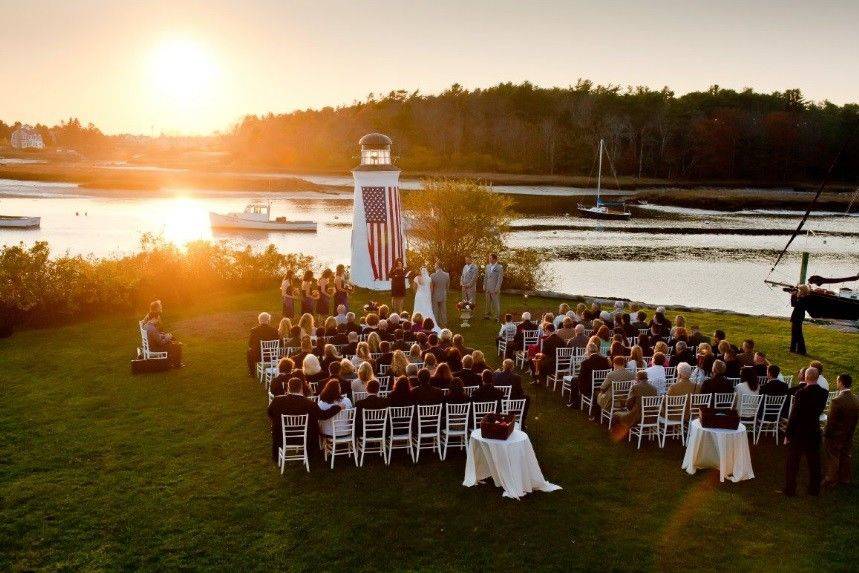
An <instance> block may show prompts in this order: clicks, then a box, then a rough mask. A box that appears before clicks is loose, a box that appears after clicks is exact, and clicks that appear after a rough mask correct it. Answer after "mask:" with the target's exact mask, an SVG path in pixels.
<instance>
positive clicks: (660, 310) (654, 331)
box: [649, 306, 671, 338]
mask: <svg viewBox="0 0 859 573" xmlns="http://www.w3.org/2000/svg"><path fill="white" fill-rule="evenodd" d="M649 326H650V335H651V337H655V338H667V337H668V333H669V331H670V330H671V322H670V321H669V320H668V319H667V318H666V317H665V307H664V306H658V307H656V312H655V313H653V319H652V320H651V321H650V325H649Z"/></svg>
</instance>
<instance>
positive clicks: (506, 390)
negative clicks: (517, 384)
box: [495, 386, 513, 400]
mask: <svg viewBox="0 0 859 573" xmlns="http://www.w3.org/2000/svg"><path fill="white" fill-rule="evenodd" d="M495 389H496V390H501V391H502V392H504V399H505V400H509V399H510V392H512V391H513V386H496V387H495Z"/></svg>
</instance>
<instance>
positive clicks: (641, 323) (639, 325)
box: [632, 310, 650, 334]
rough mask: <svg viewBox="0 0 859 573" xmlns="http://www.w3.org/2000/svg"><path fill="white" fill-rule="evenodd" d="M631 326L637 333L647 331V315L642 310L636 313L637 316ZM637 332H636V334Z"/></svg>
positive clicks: (648, 327) (648, 326)
mask: <svg viewBox="0 0 859 573" xmlns="http://www.w3.org/2000/svg"><path fill="white" fill-rule="evenodd" d="M632 326H633V327H635V330H636V331H638V332H640V331H642V330H649V329H650V325H649V324H647V313H646V312H644V311H643V310H640V311H638V314H636V315H635V322H633V323H632ZM638 332H636V334H637V333H638Z"/></svg>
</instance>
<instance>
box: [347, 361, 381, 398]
mask: <svg viewBox="0 0 859 573" xmlns="http://www.w3.org/2000/svg"><path fill="white" fill-rule="evenodd" d="M375 379H376V377H375V376H374V375H373V366H372V365H370V363H369V362H363V363H362V364H361V366H359V367H358V377H357V378H355V379H354V380H352V395H353V396H354V395H355V392H366V391H367V382H369V381H370V380H375Z"/></svg>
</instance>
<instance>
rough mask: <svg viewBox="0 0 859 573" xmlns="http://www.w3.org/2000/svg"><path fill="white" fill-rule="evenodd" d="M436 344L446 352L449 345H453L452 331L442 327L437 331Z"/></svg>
mask: <svg viewBox="0 0 859 573" xmlns="http://www.w3.org/2000/svg"><path fill="white" fill-rule="evenodd" d="M438 345H439V346H440V347H441V349H442V350H444V351H445V353H447V351H448V350H449V349H450V347H452V346H453V333H452V332H451V331H450V329H448V328H443V329H442V331H441V332H439V333H438Z"/></svg>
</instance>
